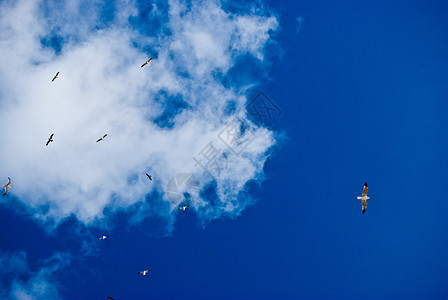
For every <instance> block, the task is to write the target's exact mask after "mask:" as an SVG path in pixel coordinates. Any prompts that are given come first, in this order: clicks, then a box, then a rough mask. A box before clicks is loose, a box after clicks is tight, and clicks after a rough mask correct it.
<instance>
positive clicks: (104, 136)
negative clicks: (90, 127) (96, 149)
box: [96, 133, 107, 143]
mask: <svg viewBox="0 0 448 300" xmlns="http://www.w3.org/2000/svg"><path fill="white" fill-rule="evenodd" d="M106 136H107V133H106V134H105V135H103V137H102V138H100V139H98V140H97V141H96V142H97V143H98V142H101V141H104V139H105V138H106Z"/></svg>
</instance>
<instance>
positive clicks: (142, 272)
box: [137, 270, 151, 276]
mask: <svg viewBox="0 0 448 300" xmlns="http://www.w3.org/2000/svg"><path fill="white" fill-rule="evenodd" d="M149 271H151V270H144V271H140V272H138V273H137V274H142V275H143V276H145V275H146V273H148V272H149Z"/></svg>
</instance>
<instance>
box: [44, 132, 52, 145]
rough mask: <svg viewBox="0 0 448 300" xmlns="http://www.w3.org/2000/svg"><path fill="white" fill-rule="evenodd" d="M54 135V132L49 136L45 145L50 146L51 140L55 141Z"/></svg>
mask: <svg viewBox="0 0 448 300" xmlns="http://www.w3.org/2000/svg"><path fill="white" fill-rule="evenodd" d="M53 135H54V133H52V134H51V135H50V137H49V138H48V141H47V143H46V144H45V146H48V145H49V144H50V143H51V142H53Z"/></svg>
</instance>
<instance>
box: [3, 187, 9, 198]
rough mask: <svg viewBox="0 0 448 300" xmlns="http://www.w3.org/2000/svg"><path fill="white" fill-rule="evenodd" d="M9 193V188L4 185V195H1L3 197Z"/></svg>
mask: <svg viewBox="0 0 448 300" xmlns="http://www.w3.org/2000/svg"><path fill="white" fill-rule="evenodd" d="M8 191H9V186H7V185H5V193H4V194H3V196H5V195H6V194H8Z"/></svg>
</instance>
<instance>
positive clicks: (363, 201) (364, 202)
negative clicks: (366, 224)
mask: <svg viewBox="0 0 448 300" xmlns="http://www.w3.org/2000/svg"><path fill="white" fill-rule="evenodd" d="M366 209H367V200H365V199H362V213H363V214H364V213H365V212H366Z"/></svg>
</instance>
